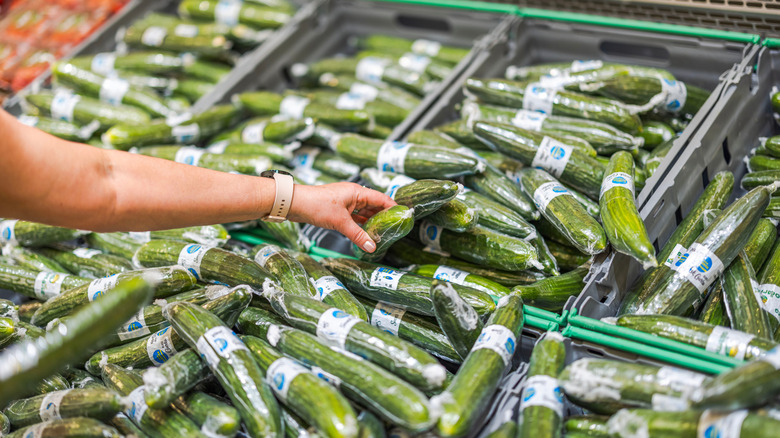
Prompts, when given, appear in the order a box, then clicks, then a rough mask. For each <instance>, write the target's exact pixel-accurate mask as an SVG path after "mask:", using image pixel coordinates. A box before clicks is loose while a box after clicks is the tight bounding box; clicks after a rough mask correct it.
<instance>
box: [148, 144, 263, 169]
mask: <svg viewBox="0 0 780 438" xmlns="http://www.w3.org/2000/svg"><path fill="white" fill-rule="evenodd" d="M137 153H139V154H141V155H146V156H149V157H157V158H163V159H166V160H171V161H176V162H177V163H182V164H190V165H193V166H198V167H204V168H206V169H212V170H218V171H220V172H237V173H243V174H245V175H255V176H259V175H260V174H261V173H263V172H264V171H266V170H268V169H270V168H271V167H272V166H273V164H272V163H271V159H270V158H269V157H266V156H265V155H257V154H255V155H247V154H213V153H210V152H207V151H206V150H204V149H201V148H197V147H191V146H147V147H143V148H140V149H138V150H137Z"/></svg>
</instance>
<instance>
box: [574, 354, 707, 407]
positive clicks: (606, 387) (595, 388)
mask: <svg viewBox="0 0 780 438" xmlns="http://www.w3.org/2000/svg"><path fill="white" fill-rule="evenodd" d="M559 380H560V382H561V387H562V388H563V390H564V392H565V393H566V397H567V398H568V399H569V400H571V401H573V402H574V403H576V404H577V405H578V406H582V407H585V408H586V409H588V410H589V411H592V412H595V413H597V414H614V413H615V412H617V411H618V410H620V409H624V408H651V407H652V408H654V409H658V410H667V411H668V410H670V409H669V408H670V407H674V406H680V404H681V403H682V404H683V406H685V404H684V403H685V401H686V399H687V397H688V396H690V394H691V393H693V392H694V391H695V390H696V389H697V388H699V387H700V386H702V385H707V384H708V382H709V381H710V380H711V379H710V378H708V377H707V376H705V375H703V374H698V373H695V372H692V371H687V370H683V369H679V368H674V367H669V366H664V367H659V366H656V365H645V364H639V363H626V362H618V361H616V360H610V359H593V358H585V359H579V360H577V361H575V362H573V363H572V364H570V365H568V366H566V368H565V369H564V370H563V372H562V373H561V375H560V376H559Z"/></svg>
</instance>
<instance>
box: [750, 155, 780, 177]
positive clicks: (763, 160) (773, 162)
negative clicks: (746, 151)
mask: <svg viewBox="0 0 780 438" xmlns="http://www.w3.org/2000/svg"><path fill="white" fill-rule="evenodd" d="M768 170H780V158H773V157H768V156H766V155H753V156H752V157H750V159H749V160H748V172H751V173H752V172H762V171H768Z"/></svg>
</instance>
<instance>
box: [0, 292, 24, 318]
mask: <svg viewBox="0 0 780 438" xmlns="http://www.w3.org/2000/svg"><path fill="white" fill-rule="evenodd" d="M17 312H18V306H17V305H16V304H14V302H13V301H11V300H6V299H4V298H0V317H2V318H11V319H12V320H14V321H18V320H19V319H18V318H19V316H18V313H17Z"/></svg>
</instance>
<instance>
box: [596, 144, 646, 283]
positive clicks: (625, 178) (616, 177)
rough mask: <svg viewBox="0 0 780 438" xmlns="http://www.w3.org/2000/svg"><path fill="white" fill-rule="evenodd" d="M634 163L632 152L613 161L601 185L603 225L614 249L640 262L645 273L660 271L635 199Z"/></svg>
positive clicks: (617, 156) (618, 153)
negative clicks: (646, 270) (646, 271)
mask: <svg viewBox="0 0 780 438" xmlns="http://www.w3.org/2000/svg"><path fill="white" fill-rule="evenodd" d="M634 197H635V193H634V160H633V159H632V158H631V154H629V153H628V152H623V151H621V152H617V153H615V154H614V155H612V157H611V158H610V159H609V164H608V165H607V169H606V170H605V171H604V180H603V181H602V183H601V197H600V198H599V207H600V210H601V223H602V225H603V226H604V231H605V232H606V234H607V238H608V239H609V242H610V244H611V245H612V248H614V249H615V251H617V252H622V253H624V254H627V255H629V256H631V257H633V258H635V259H636V260H638V261H639V262H640V263H641V264H642V267H643V268H644V269H649V268H651V267H653V268H654V267H657V266H658V262H657V261H656V259H655V248H653V244H652V242H650V238H649V237H648V236H647V230H646V229H645V224H644V222H643V221H642V218H641V217H640V216H639V211H638V210H637V207H636V201H635V199H634Z"/></svg>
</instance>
